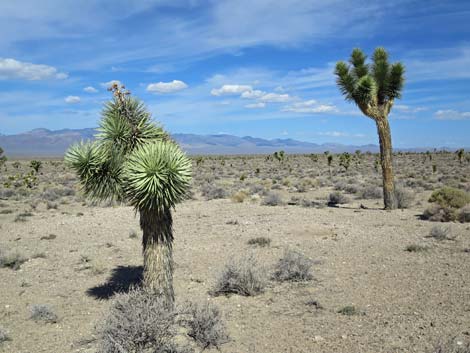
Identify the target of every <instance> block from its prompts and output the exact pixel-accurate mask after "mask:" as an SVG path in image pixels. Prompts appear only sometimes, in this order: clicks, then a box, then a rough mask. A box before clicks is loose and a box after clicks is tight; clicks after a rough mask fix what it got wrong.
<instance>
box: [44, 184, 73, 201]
mask: <svg viewBox="0 0 470 353" xmlns="http://www.w3.org/2000/svg"><path fill="white" fill-rule="evenodd" d="M74 195H75V190H74V189H72V188H68V187H64V188H54V189H47V190H45V191H44V192H43V193H42V194H41V199H43V200H46V201H55V200H57V199H59V198H61V197H63V196H74Z"/></svg>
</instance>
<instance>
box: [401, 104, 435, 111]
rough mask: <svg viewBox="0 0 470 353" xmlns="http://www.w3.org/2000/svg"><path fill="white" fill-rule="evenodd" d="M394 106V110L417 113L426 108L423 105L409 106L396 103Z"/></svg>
mask: <svg viewBox="0 0 470 353" xmlns="http://www.w3.org/2000/svg"><path fill="white" fill-rule="evenodd" d="M394 108H395V109H396V110H399V111H401V112H405V113H419V112H423V111H425V110H427V108H425V107H410V106H408V105H404V104H396V105H395V106H394Z"/></svg>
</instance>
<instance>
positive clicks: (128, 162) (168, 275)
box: [65, 85, 191, 305]
mask: <svg viewBox="0 0 470 353" xmlns="http://www.w3.org/2000/svg"><path fill="white" fill-rule="evenodd" d="M110 90H111V91H112V92H113V95H114V97H113V100H112V101H110V102H109V103H107V104H106V105H105V107H104V109H103V112H102V119H101V123H100V128H99V131H100V133H99V134H98V135H97V136H96V137H97V139H96V140H95V141H94V142H87V143H83V142H81V143H79V144H77V145H74V146H72V147H71V148H70V149H69V150H68V151H67V154H66V156H65V160H66V162H67V163H68V164H69V165H70V166H71V167H72V168H73V169H74V170H75V171H76V172H77V174H78V176H79V178H80V183H81V186H82V188H83V191H84V193H85V194H86V195H87V196H88V197H90V198H91V199H93V200H97V201H106V200H108V201H109V200H115V201H118V202H120V203H124V204H129V205H132V206H134V208H135V210H136V212H139V214H140V227H141V229H142V231H143V241H142V245H143V257H144V273H143V284H144V286H145V287H147V288H148V289H150V290H153V291H155V292H156V293H157V294H159V295H163V296H164V298H165V299H166V300H167V302H168V303H169V304H170V305H173V302H174V291H173V256H172V243H173V232H172V215H171V209H172V208H173V207H174V206H175V204H176V203H178V202H180V201H182V200H183V199H184V197H185V195H186V193H187V190H188V187H189V182H190V179H191V162H190V160H189V159H188V158H187V157H186V156H185V154H184V153H183V152H182V151H181V149H180V148H179V147H178V145H176V143H174V142H173V141H172V140H170V138H169V136H168V135H167V134H166V132H165V131H163V129H162V128H161V127H159V126H157V125H156V124H154V123H153V122H152V120H151V117H150V114H149V113H148V112H147V110H146V109H145V107H144V105H143V104H142V103H141V102H139V101H138V100H136V99H134V98H132V97H131V96H130V93H129V91H125V90H124V86H121V87H119V86H117V85H114V86H112V88H111V89H110Z"/></svg>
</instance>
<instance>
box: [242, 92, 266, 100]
mask: <svg viewBox="0 0 470 353" xmlns="http://www.w3.org/2000/svg"><path fill="white" fill-rule="evenodd" d="M265 94H266V92H263V91H260V90H250V91H245V92H243V93H242V94H241V96H240V97H242V98H246V99H257V98H261V97H262V96H264V95H265Z"/></svg>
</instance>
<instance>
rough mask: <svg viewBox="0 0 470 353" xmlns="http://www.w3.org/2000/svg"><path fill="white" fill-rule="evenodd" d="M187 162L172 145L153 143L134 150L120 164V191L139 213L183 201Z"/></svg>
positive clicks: (187, 178)
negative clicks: (121, 184)
mask: <svg viewBox="0 0 470 353" xmlns="http://www.w3.org/2000/svg"><path fill="white" fill-rule="evenodd" d="M190 180H191V162H190V160H189V159H188V158H187V157H186V155H185V154H184V152H183V151H182V150H181V149H180V148H179V147H178V146H177V145H175V144H174V143H169V142H165V141H157V142H153V143H147V144H144V145H142V146H140V147H138V148H137V149H135V150H134V151H133V152H132V153H131V154H130V155H129V156H128V160H127V161H126V163H125V164H124V177H123V182H124V190H125V194H126V198H127V200H129V202H130V204H131V205H133V206H135V208H136V209H140V210H143V209H145V210H160V211H163V210H164V209H167V208H171V207H173V206H174V205H175V204H176V203H178V202H181V201H183V200H184V198H185V196H186V192H187V189H188V186H189V182H190Z"/></svg>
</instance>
